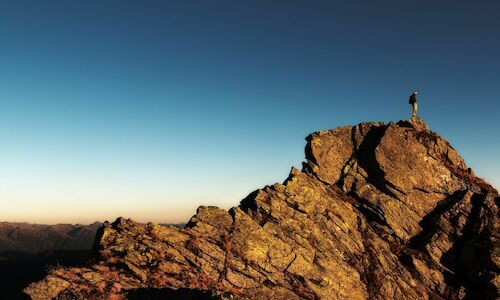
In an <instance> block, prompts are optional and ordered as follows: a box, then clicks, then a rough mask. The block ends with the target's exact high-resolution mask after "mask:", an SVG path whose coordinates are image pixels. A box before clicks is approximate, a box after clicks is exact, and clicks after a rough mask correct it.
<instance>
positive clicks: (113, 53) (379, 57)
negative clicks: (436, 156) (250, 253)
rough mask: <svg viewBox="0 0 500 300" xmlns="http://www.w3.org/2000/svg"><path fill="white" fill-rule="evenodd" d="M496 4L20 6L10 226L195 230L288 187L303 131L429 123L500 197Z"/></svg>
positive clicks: (0, 215) (8, 127) (4, 134)
mask: <svg viewBox="0 0 500 300" xmlns="http://www.w3.org/2000/svg"><path fill="white" fill-rule="evenodd" d="M499 36H500V4H499V3H498V2H496V1H478V2H474V3H472V2H462V1H458V2H457V1H440V2H439V3H436V2H432V1H420V2H418V3H401V2H395V1H377V2H376V3H374V2H368V1H364V2H356V3H344V2H336V1H333V2H332V1H308V2H302V1H286V2H281V1H252V2H250V1H238V2H235V1H216V2H206V1H168V2H160V1H150V2H147V3H138V2H133V1H106V2H105V3H103V2H100V1H86V2H77V1H74V2H68V1H50V2H40V1H16V2H12V3H5V4H4V5H2V10H1V11H0V38H1V41H2V47H1V48H0V67H1V68H0V70H1V71H0V108H1V109H0V126H1V127H2V128H3V130H1V131H0V163H1V165H2V168H0V201H1V202H2V210H1V212H0V221H16V222H23V221H26V222H37V223H48V224H53V223H59V222H65V223H91V222H93V221H104V220H110V221H113V220H114V219H115V218H116V217H118V216H124V217H127V218H133V219H135V220H138V221H144V222H145V221H153V222H173V223H176V222H185V221H187V220H188V218H189V217H190V216H191V215H193V214H194V212H195V209H196V207H198V206H199V205H216V206H221V207H224V208H228V207H231V206H235V205H237V204H238V203H239V201H240V200H241V199H243V198H244V197H245V196H246V195H247V194H249V193H250V192H251V191H253V190H255V189H257V188H260V187H263V186H265V185H268V184H269V185H270V184H273V183H275V182H282V181H283V180H284V179H285V178H286V177H287V174H288V172H289V170H290V167H291V166H296V167H299V168H300V164H301V162H302V161H303V160H304V155H303V147H304V145H305V141H304V137H305V136H307V135H308V134H309V133H310V132H313V131H317V130H322V129H329V128H335V127H338V126H343V125H353V124H356V123H359V122H364V121H385V122H388V121H398V120H400V119H407V118H408V117H409V116H410V113H411V109H410V106H409V105H408V96H409V94H410V93H411V91H412V90H414V89H417V90H418V91H419V94H418V100H419V115H420V117H422V119H424V120H425V121H426V122H427V123H428V124H429V126H430V127H431V129H432V130H434V131H437V132H438V133H439V134H440V135H442V136H443V137H445V138H446V139H447V140H448V141H449V142H450V143H451V144H452V145H453V146H454V147H455V148H456V149H457V151H458V152H459V153H460V154H461V155H462V157H463V158H464V159H465V160H466V162H467V163H468V165H469V166H470V167H472V169H473V170H474V171H475V172H476V174H477V175H478V176H480V177H483V178H485V179H486V180H487V181H489V182H490V183H492V184H493V185H494V186H495V187H497V188H498V187H500V174H499V173H498V170H497V168H498V166H500V157H499V156H498V150H497V149H498V148H499V146H500V139H499V136H498V134H497V133H498V131H499V130H500V121H499V116H500V114H499V112H500V105H499V104H498V100H499V99H498V92H497V91H496V89H497V86H498V82H500V75H499V74H498V70H499V69H500V58H499V56H498V53H497V52H498V49H499V47H500V40H499V39H498V37H499Z"/></svg>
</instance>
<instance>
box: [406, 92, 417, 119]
mask: <svg viewBox="0 0 500 300" xmlns="http://www.w3.org/2000/svg"><path fill="white" fill-rule="evenodd" d="M408 102H409V103H410V104H411V106H412V109H413V111H412V113H411V117H412V118H413V117H416V116H417V110H418V104H417V91H413V93H412V94H411V96H410V100H409V101H408Z"/></svg>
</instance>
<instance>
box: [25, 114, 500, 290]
mask: <svg viewBox="0 0 500 300" xmlns="http://www.w3.org/2000/svg"><path fill="white" fill-rule="evenodd" d="M306 140H307V145H306V151H305V152H306V159H307V161H306V162H305V163H303V167H302V170H298V169H296V168H292V170H291V172H290V175H289V177H288V178H287V179H286V180H285V181H284V182H283V184H274V185H272V186H266V187H265V188H263V189H260V190H257V191H254V192H253V193H251V194H250V195H249V196H248V197H247V198H245V199H244V200H242V201H241V203H240V205H239V206H237V207H234V208H232V209H230V210H229V211H226V210H223V209H220V208H217V207H200V208H198V210H197V213H196V214H195V215H194V216H193V217H192V218H191V220H190V222H189V223H188V224H187V225H186V226H185V227H184V228H182V229H178V228H174V227H164V226H160V225H156V224H152V223H149V224H145V225H144V224H139V223H136V222H134V221H132V220H127V219H124V218H119V219H117V220H116V221H115V222H114V223H111V224H110V223H105V224H104V226H103V227H102V228H101V230H100V231H99V232H98V234H97V236H96V245H95V251H96V256H95V259H93V260H92V261H90V262H89V263H88V265H87V266H85V267H79V268H54V269H52V270H51V271H50V272H49V274H48V276H47V277H46V278H45V279H43V280H42V281H39V282H36V283H32V284H31V285H29V286H28V287H27V288H26V289H25V292H26V293H27V294H28V295H30V296H31V298H32V299H127V298H129V299H141V298H140V297H141V296H140V295H142V296H143V298H146V297H150V298H147V299H153V297H154V296H153V295H160V294H161V295H162V296H164V297H168V296H171V297H174V295H176V297H178V298H182V297H184V298H186V299H188V298H189V295H194V294H193V293H199V294H198V295H203V297H205V298H213V299H226V298H236V299H473V298H474V299H475V298H479V297H480V298H483V299H496V298H497V296H498V288H499V287H500V276H499V272H498V271H499V262H500V256H499V250H498V247H497V245H498V238H499V233H498V227H499V224H500V223H499V222H498V202H499V201H500V198H499V196H498V193H497V191H496V190H495V189H494V188H492V187H491V186H490V185H489V184H487V183H486V182H484V181H483V180H482V179H480V178H477V177H476V176H475V175H474V174H473V172H472V170H471V169H470V168H468V167H467V165H466V164H465V162H464V160H463V159H462V158H461V157H460V156H459V154H458V153H457V151H455V149H453V147H452V146H450V144H449V143H448V142H447V141H446V140H444V139H443V138H442V137H440V136H439V135H437V134H436V133H434V132H432V131H430V130H429V129H428V127H427V125H426V124H425V123H424V122H423V121H422V120H421V119H419V118H412V119H410V120H408V121H400V122H398V123H389V124H384V123H380V122H373V123H361V124H358V125H356V126H346V127H340V128H337V129H334V130H324V131H319V132H315V133H313V134H311V135H309V136H308V137H307V138H306ZM175 293H177V294H175ZM155 299H156V298H155ZM167 299H168V298H167ZM193 299H194V298H193Z"/></svg>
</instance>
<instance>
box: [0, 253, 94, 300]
mask: <svg viewBox="0 0 500 300" xmlns="http://www.w3.org/2000/svg"><path fill="white" fill-rule="evenodd" d="M90 255H91V251H90V250H58V251H47V252H43V253H40V254H29V253H23V252H17V251H4V252H1V253H0V291H1V298H2V299H9V300H17V299H29V297H28V296H27V295H25V294H24V293H23V291H22V290H23V289H24V288H25V287H26V286H27V285H28V284H30V283H32V282H35V281H38V280H41V279H43V278H44V277H45V275H46V274H47V270H48V268H50V266H79V265H83V264H84V263H85V262H86V261H87V260H88V259H89V258H90Z"/></svg>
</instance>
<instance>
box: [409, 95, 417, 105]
mask: <svg viewBox="0 0 500 300" xmlns="http://www.w3.org/2000/svg"><path fill="white" fill-rule="evenodd" d="M408 103H410V104H413V103H417V95H415V94H411V96H410V100H409V101H408Z"/></svg>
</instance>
